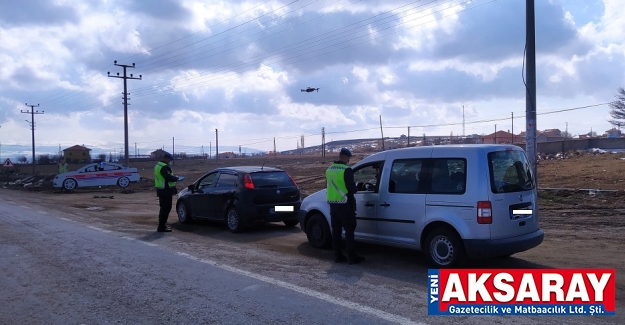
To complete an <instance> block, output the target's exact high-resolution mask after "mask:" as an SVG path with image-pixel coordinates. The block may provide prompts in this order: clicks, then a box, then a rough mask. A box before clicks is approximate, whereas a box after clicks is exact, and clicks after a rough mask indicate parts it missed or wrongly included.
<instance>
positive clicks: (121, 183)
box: [117, 177, 130, 188]
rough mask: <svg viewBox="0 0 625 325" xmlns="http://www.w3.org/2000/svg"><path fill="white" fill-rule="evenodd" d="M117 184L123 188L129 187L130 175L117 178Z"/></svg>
mask: <svg viewBox="0 0 625 325" xmlns="http://www.w3.org/2000/svg"><path fill="white" fill-rule="evenodd" d="M117 185H118V186H119V187H121V188H126V187H128V185H130V180H129V179H128V177H120V178H119V179H118V180H117Z"/></svg>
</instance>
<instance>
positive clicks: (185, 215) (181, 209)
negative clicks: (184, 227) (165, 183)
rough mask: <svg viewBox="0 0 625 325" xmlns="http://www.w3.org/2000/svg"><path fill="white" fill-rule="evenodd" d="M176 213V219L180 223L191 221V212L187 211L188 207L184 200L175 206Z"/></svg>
mask: <svg viewBox="0 0 625 325" xmlns="http://www.w3.org/2000/svg"><path fill="white" fill-rule="evenodd" d="M176 213H177V214H178V220H179V221H180V223H185V224H186V223H191V221H193V218H191V212H190V211H189V207H188V205H187V203H186V202H180V203H178V205H177V206H176Z"/></svg>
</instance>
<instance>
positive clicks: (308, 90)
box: [302, 87, 321, 93]
mask: <svg viewBox="0 0 625 325" xmlns="http://www.w3.org/2000/svg"><path fill="white" fill-rule="evenodd" d="M319 89H321V88H313V87H308V88H306V89H302V92H307V93H312V92H313V91H315V90H316V91H317V92H319Z"/></svg>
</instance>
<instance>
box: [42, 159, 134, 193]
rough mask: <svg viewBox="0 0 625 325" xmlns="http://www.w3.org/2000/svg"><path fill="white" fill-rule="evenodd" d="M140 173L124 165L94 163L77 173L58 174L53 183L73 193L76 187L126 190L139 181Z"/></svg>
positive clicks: (56, 186)
mask: <svg viewBox="0 0 625 325" xmlns="http://www.w3.org/2000/svg"><path fill="white" fill-rule="evenodd" d="M139 177H140V176H139V171H138V170H137V168H131V167H128V166H126V165H122V164H115V163H107V162H102V163H93V164H89V165H86V166H83V167H82V168H79V169H78V170H76V171H69V172H66V173H62V174H58V175H56V177H54V180H53V181H52V183H53V186H54V187H55V188H63V189H65V190H67V191H71V190H73V189H75V188H76V187H90V186H108V185H118V186H119V187H121V188H126V187H127V186H128V185H130V183H136V182H138V181H139Z"/></svg>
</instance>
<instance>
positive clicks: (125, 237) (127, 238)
mask: <svg viewBox="0 0 625 325" xmlns="http://www.w3.org/2000/svg"><path fill="white" fill-rule="evenodd" d="M122 238H124V239H126V240H130V241H133V240H135V239H134V238H132V237H128V236H122Z"/></svg>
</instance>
